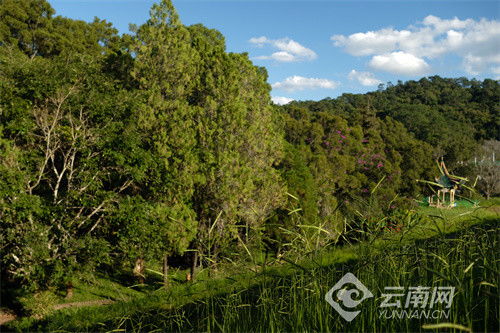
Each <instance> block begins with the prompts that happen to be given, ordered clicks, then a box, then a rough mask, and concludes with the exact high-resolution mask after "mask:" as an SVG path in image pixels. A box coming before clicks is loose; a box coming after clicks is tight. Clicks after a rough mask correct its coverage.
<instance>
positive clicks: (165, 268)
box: [163, 254, 168, 288]
mask: <svg viewBox="0 0 500 333" xmlns="http://www.w3.org/2000/svg"><path fill="white" fill-rule="evenodd" d="M163 285H164V286H165V288H167V287H168V254H165V255H164V256H163Z"/></svg>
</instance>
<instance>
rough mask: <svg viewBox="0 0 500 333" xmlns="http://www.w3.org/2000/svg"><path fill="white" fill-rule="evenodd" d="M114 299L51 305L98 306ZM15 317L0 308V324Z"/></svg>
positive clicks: (60, 307) (111, 302)
mask: <svg viewBox="0 0 500 333" xmlns="http://www.w3.org/2000/svg"><path fill="white" fill-rule="evenodd" d="M114 302H115V301H112V300H110V299H101V300H96V301H84V302H73V303H64V304H56V305H54V306H53V307H52V309H53V310H56V311H57V310H61V309H66V308H73V307H74V308H80V307H84V306H98V305H109V304H113V303H114ZM16 318H17V316H16V314H15V313H14V312H13V311H11V310H9V309H1V310H0V325H3V324H5V323H8V322H9V321H12V320H15V319H16Z"/></svg>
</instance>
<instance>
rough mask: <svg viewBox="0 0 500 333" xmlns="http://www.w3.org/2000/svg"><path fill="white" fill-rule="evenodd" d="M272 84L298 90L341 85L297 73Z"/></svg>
mask: <svg viewBox="0 0 500 333" xmlns="http://www.w3.org/2000/svg"><path fill="white" fill-rule="evenodd" d="M271 86H272V87H273V89H284V90H286V91H296V90H305V89H335V88H337V87H338V86H339V83H338V82H335V81H330V80H327V79H316V78H308V77H303V76H297V75H295V76H290V77H287V78H286V79H285V80H284V81H282V82H276V83H273V84H272V85H271Z"/></svg>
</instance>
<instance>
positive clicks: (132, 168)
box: [0, 0, 500, 290]
mask: <svg viewBox="0 0 500 333" xmlns="http://www.w3.org/2000/svg"><path fill="white" fill-rule="evenodd" d="M270 90H271V87H270V85H269V84H268V83H267V73H266V70H265V68H262V67H256V66H254V65H253V64H252V62H251V61H250V60H249V58H248V55H247V54H235V53H228V52H227V51H226V49H225V41H224V36H222V34H221V33H219V32H218V31H216V30H212V29H209V28H206V27H204V26H202V25H193V26H185V25H183V24H182V23H181V21H180V19H179V17H178V15H177V13H176V11H175V9H174V8H173V6H172V3H171V2H170V1H169V0H162V1H161V2H160V3H159V4H155V5H154V6H153V7H152V9H151V15H150V18H149V20H148V21H147V22H146V23H144V24H143V25H141V26H137V27H135V28H134V32H133V33H132V34H131V35H127V34H124V35H119V34H118V32H117V30H116V29H114V28H113V27H112V25H111V23H108V22H106V21H102V20H99V19H95V20H94V21H93V22H91V23H87V22H83V21H76V20H72V19H68V18H64V17H60V16H56V15H55V13H54V10H53V9H52V8H51V6H50V5H49V4H48V2H46V1H45V0H23V1H17V0H0V223H1V231H0V243H1V247H0V266H1V270H2V272H1V278H2V285H4V284H5V285H6V284H11V285H12V284H13V285H16V286H19V285H22V286H24V287H25V288H26V289H29V290H37V289H44V288H47V287H50V286H56V287H64V286H66V285H68V283H69V282H70V281H71V279H72V278H73V277H74V276H76V275H78V274H79V273H82V272H94V271H100V272H110V271H114V270H119V269H120V270H123V271H125V272H128V274H130V276H134V275H135V277H136V278H138V279H139V280H142V279H144V275H145V273H144V265H145V266H146V267H147V266H148V265H150V264H151V265H153V264H155V265H160V263H161V265H162V266H163V269H164V272H165V273H167V272H168V268H169V267H170V266H171V264H172V260H171V259H172V258H173V257H174V258H176V261H175V264H176V265H185V266H193V268H194V266H198V265H203V266H205V267H206V266H210V267H216V266H217V265H218V263H221V262H227V261H231V260H237V259H238V258H239V257H240V254H241V253H247V252H249V251H250V250H251V251H252V252H253V251H256V252H262V253H264V252H266V253H267V252H269V253H270V255H276V254H279V253H280V252H282V251H286V250H292V251H308V250H310V248H293V239H292V237H291V232H292V231H293V232H300V233H302V235H303V237H304V238H305V239H314V242H313V243H314V246H322V245H325V244H340V243H342V242H345V241H346V239H345V238H341V237H339V235H341V233H342V231H343V230H345V229H346V228H353V226H354V225H356V226H357V227H361V228H366V227H367V225H369V223H370V221H372V220H377V219H378V220H379V217H380V216H397V214H403V213H404V212H405V211H407V210H408V209H410V208H411V207H412V205H415V202H416V201H415V200H413V199H417V200H420V199H421V198H422V197H423V195H424V194H426V193H427V192H425V191H428V189H426V188H425V186H423V185H422V184H419V183H417V182H416V180H418V179H431V180H432V179H433V177H435V176H436V175H438V170H437V167H436V163H435V159H436V158H438V157H444V160H445V161H446V162H447V164H448V166H449V168H450V169H453V170H455V171H456V172H459V173H461V174H462V175H463V176H468V177H470V179H471V180H474V178H475V176H476V175H477V174H478V173H479V167H478V165H477V163H476V164H474V163H472V162H471V161H472V160H473V159H474V158H476V160H477V159H479V160H481V159H482V158H483V157H482V156H490V155H491V152H494V151H498V150H499V145H498V141H497V140H500V132H499V128H500V115H499V112H500V108H499V98H500V85H499V83H498V81H494V80H484V81H482V82H481V81H476V80H467V79H463V78H460V79H444V78H440V77H430V78H423V79H421V80H420V81H410V82H405V83H403V82H398V83H397V84H396V85H392V84H387V86H380V87H379V90H378V91H375V92H371V93H368V94H364V95H353V94H344V95H342V96H340V97H338V98H336V99H325V100H322V101H318V102H312V101H306V102H292V103H290V104H288V105H285V106H277V105H274V104H272V102H271V98H270ZM485 142H486V144H485ZM480 147H484V152H481V150H480V149H479V148H480ZM488 154H490V155H488ZM498 155H500V153H497V156H498ZM479 165H480V166H483V167H484V165H485V164H484V163H483V164H479ZM494 167H495V168H496V169H494V170H497V171H496V172H497V174H496V175H498V166H497V165H495V166H494ZM495 178H496V179H498V177H496V176H494V178H493V179H495ZM485 179H486V178H485V177H483V178H482V180H480V181H479V182H478V192H477V193H469V192H467V193H465V192H464V193H462V194H463V195H467V196H471V195H479V193H483V192H484V191H485V190H484V189H486V188H488V189H489V190H488V191H489V192H488V194H487V195H488V196H489V195H495V194H498V184H497V185H494V184H493V187H491V186H490V185H491V184H490V185H488V186H489V187H488V186H486V184H485V183H484V182H485ZM472 182H473V181H472ZM481 182H483V184H482V183H481ZM497 183H498V181H497ZM481 186H482V187H481ZM495 186H496V187H495ZM481 191H483V192H481ZM360 211H361V212H363V214H361V215H360V214H359V212H360ZM346 221H350V223H349V225H347V224H346ZM303 226H309V228H304V227H303ZM317 230H321V232H322V233H321V237H317V234H318V231H317ZM315 237H316V238H315ZM347 241H350V240H347ZM192 273H194V270H193V271H192ZM164 276H165V283H166V284H168V282H169V281H168V279H167V276H168V275H167V274H165V275H164Z"/></svg>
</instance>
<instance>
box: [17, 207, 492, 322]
mask: <svg viewBox="0 0 500 333" xmlns="http://www.w3.org/2000/svg"><path fill="white" fill-rule="evenodd" d="M498 204H499V200H498V199H497V200H493V201H489V202H486V203H483V204H482V206H483V208H479V209H470V208H455V209H452V210H437V209H433V208H423V209H422V211H421V213H422V214H424V215H426V216H428V218H426V219H425V220H423V221H422V222H421V223H419V224H418V225H413V226H409V227H408V228H404V229H403V230H402V231H401V232H399V233H390V232H387V233H384V234H382V235H380V236H379V237H378V238H376V239H368V240H367V241H366V242H363V243H360V244H356V245H353V246H344V247H342V248H328V249H324V250H322V251H318V252H316V253H313V254H310V255H309V256H308V257H307V258H302V259H297V258H285V259H286V260H288V262H286V261H284V262H283V261H281V263H277V264H276V263H275V264H274V265H273V266H271V267H258V266H254V267H253V269H254V270H255V271H257V272H254V271H251V270H249V269H243V268H242V267H241V266H234V267H230V266H229V267H225V268H224V269H222V270H221V271H220V272H219V274H218V278H210V279H209V278H208V277H207V274H206V272H202V274H201V275H200V277H199V278H198V279H197V281H196V282H195V283H192V284H177V285H173V286H172V288H170V289H169V290H168V291H165V290H164V289H162V288H158V289H155V288H153V289H152V291H148V292H139V291H135V290H132V289H130V288H125V287H123V286H121V285H119V284H117V283H114V282H110V281H106V280H104V279H97V280H96V281H94V282H93V283H91V284H88V283H87V284H82V285H78V286H77V287H76V290H75V299H78V300H88V299H90V298H92V297H100V298H113V299H115V300H124V301H123V302H118V303H116V304H113V305H110V306H106V307H89V308H79V309H65V310H61V311H58V312H56V313H53V314H50V315H48V316H46V317H45V318H44V319H42V320H34V319H23V320H20V321H17V322H15V323H12V324H11V325H10V326H9V327H10V328H11V329H14V330H23V331H24V330H44V331H46V330H50V331H55V330H68V331H75V330H77V331H85V330H88V331H110V330H113V329H126V330H133V331H144V330H146V331H151V330H162V331H163V330H167V331H271V332H272V331H312V330H317V331H339V330H341V331H366V330H369V331H394V330H398V331H421V330H423V328H422V325H426V324H427V325H429V324H443V323H442V322H439V321H422V320H387V319H386V320H382V319H380V318H378V317H377V315H378V305H379V304H380V299H369V300H366V301H365V303H363V305H362V310H363V311H362V312H361V314H360V315H359V316H358V317H357V318H356V319H354V321H353V322H351V323H346V322H345V321H344V320H343V319H342V318H340V316H339V315H338V314H337V313H336V312H335V311H334V310H333V309H332V308H331V307H330V305H329V304H328V303H326V302H325V301H324V294H325V293H326V292H327V291H328V289H329V288H331V287H332V286H333V285H334V284H335V282H336V281H337V280H338V279H339V278H340V277H341V276H342V275H343V274H345V273H346V272H352V273H354V274H355V275H356V276H357V277H358V278H359V279H360V280H361V281H362V282H363V283H365V285H366V286H367V287H368V288H369V289H370V290H372V292H374V294H376V295H380V294H381V292H382V291H383V287H384V286H394V285H400V286H406V287H408V286H418V285H425V286H430V287H435V286H446V285H450V286H455V287H456V288H457V296H456V297H455V300H454V302H453V306H452V308H451V311H450V312H451V318H449V319H448V321H449V322H450V323H453V324H456V325H462V326H463V327H465V328H470V329H473V330H474V331H490V330H495V329H496V330H498V320H497V319H496V318H498V317H499V309H498V296H497V295H498V276H500V273H499V272H500V267H499V265H500V263H499V258H498V254H497V252H499V251H498V249H499V237H498V235H499V232H498V231H499V229H498V222H499V219H498V217H499V213H498V210H497V209H498ZM495 206H496V208H495ZM117 295H119V296H117ZM75 299H74V300H72V301H75ZM127 300H128V301H127ZM495 325H496V326H495ZM426 327H427V326H426ZM456 327H458V326H456ZM454 330H457V329H456V328H455V329H454Z"/></svg>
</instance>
